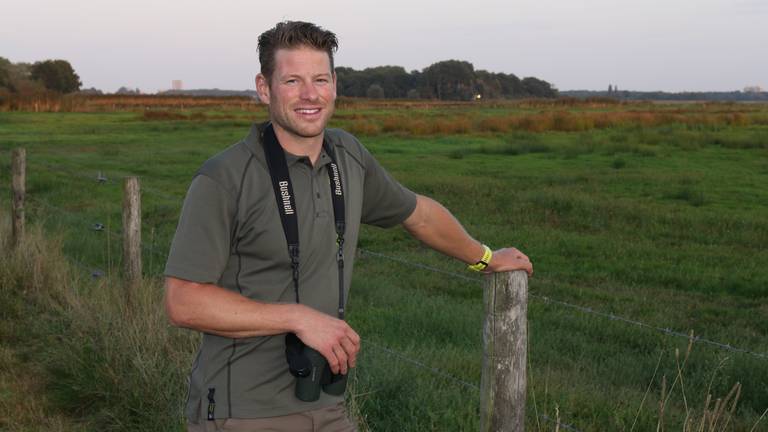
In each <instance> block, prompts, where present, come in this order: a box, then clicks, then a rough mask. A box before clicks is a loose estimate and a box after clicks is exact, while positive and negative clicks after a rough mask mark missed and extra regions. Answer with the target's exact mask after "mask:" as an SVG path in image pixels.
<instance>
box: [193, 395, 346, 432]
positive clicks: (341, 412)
mask: <svg viewBox="0 0 768 432" xmlns="http://www.w3.org/2000/svg"><path fill="white" fill-rule="evenodd" d="M219 431H233V432H357V427H355V426H354V425H353V424H352V422H351V421H349V418H348V417H347V410H346V409H345V408H344V403H343V402H342V403H339V404H338V405H332V406H329V407H326V408H320V409H316V410H312V411H305V412H302V413H297V414H290V415H286V416H278V417H266V418H255V419H221V420H213V421H207V420H202V421H200V424H194V423H187V432H219Z"/></svg>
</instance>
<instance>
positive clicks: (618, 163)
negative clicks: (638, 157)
mask: <svg viewBox="0 0 768 432" xmlns="http://www.w3.org/2000/svg"><path fill="white" fill-rule="evenodd" d="M626 166H627V161H626V160H624V159H622V158H616V159H614V160H613V161H612V162H611V168H613V169H616V170H619V169H622V168H624V167H626Z"/></svg>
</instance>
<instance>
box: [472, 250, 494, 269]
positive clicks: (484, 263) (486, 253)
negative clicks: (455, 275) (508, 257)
mask: <svg viewBox="0 0 768 432" xmlns="http://www.w3.org/2000/svg"><path fill="white" fill-rule="evenodd" d="M482 246H483V256H482V257H481V258H480V259H479V260H477V261H476V262H474V263H472V264H470V265H468V266H467V268H468V269H469V270H473V271H477V272H481V271H485V270H486V269H487V268H488V266H489V265H490V263H491V260H492V259H493V251H491V248H489V247H488V246H486V245H482Z"/></svg>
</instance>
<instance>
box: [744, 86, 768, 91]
mask: <svg viewBox="0 0 768 432" xmlns="http://www.w3.org/2000/svg"><path fill="white" fill-rule="evenodd" d="M764 91H765V90H764V89H763V88H762V87H760V86H747V87H744V93H762V92H764Z"/></svg>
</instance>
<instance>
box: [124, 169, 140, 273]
mask: <svg viewBox="0 0 768 432" xmlns="http://www.w3.org/2000/svg"><path fill="white" fill-rule="evenodd" d="M123 266H124V267H123V268H124V272H125V279H126V281H127V282H128V284H129V285H130V286H131V287H133V286H135V285H136V284H138V283H139V282H140V281H141V193H140V190H139V179H138V178H137V177H126V178H125V183H124V184H123Z"/></svg>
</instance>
